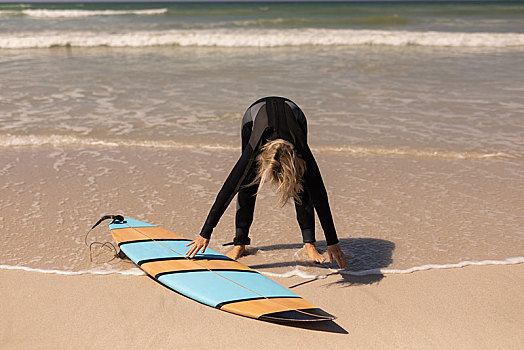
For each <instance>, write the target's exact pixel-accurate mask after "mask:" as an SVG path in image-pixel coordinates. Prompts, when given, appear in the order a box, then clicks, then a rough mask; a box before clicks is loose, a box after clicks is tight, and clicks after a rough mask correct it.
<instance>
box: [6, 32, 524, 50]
mask: <svg viewBox="0 0 524 350" xmlns="http://www.w3.org/2000/svg"><path fill="white" fill-rule="evenodd" d="M166 45H168V46H171V45H179V46H220V47H278V46H305V45H318V46H337V45H339V46H352V45H388V46H410V45H415V46H435V47H520V46H524V34H522V33H460V32H435V31H427V32H423V31H419V32H413V31H385V30H349V29H315V28H305V29H283V30H277V29H226V28H224V29H214V30H209V29H201V30H198V29H191V30H182V29H180V30H164V31H136V32H125V33H104V32H49V31H48V32H23V33H4V34H2V35H0V48H4V49H22V48H49V47H55V46H74V47H96V46H109V47H148V46H166Z"/></svg>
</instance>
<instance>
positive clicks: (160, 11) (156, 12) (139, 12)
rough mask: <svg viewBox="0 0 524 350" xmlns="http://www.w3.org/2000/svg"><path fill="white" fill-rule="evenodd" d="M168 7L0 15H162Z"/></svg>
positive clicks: (19, 12)
mask: <svg viewBox="0 0 524 350" xmlns="http://www.w3.org/2000/svg"><path fill="white" fill-rule="evenodd" d="M167 11H168V10H167V8H161V9H144V10H51V9H41V10H38V9H31V10H22V11H9V10H4V11H0V15H19V14H23V15H26V16H29V17H38V18H77V17H92V16H122V15H160V14H164V13H166V12H167Z"/></svg>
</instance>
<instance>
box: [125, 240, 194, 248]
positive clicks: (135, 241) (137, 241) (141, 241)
mask: <svg viewBox="0 0 524 350" xmlns="http://www.w3.org/2000/svg"><path fill="white" fill-rule="evenodd" d="M168 241H172V242H191V240H190V239H185V238H184V239H182V238H158V239H151V238H149V239H137V240H134V241H125V242H120V243H118V246H119V247H121V246H123V245H124V244H131V243H143V242H168Z"/></svg>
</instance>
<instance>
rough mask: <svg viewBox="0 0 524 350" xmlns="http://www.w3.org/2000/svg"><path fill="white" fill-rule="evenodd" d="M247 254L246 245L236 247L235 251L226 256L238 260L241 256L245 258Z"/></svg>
mask: <svg viewBox="0 0 524 350" xmlns="http://www.w3.org/2000/svg"><path fill="white" fill-rule="evenodd" d="M246 254H247V249H246V246H245V245H236V246H235V247H234V248H233V250H231V251H230V252H229V253H227V254H226V256H228V257H230V258H231V259H233V260H237V259H238V258H240V257H241V256H244V255H246Z"/></svg>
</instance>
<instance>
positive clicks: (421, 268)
mask: <svg viewBox="0 0 524 350" xmlns="http://www.w3.org/2000/svg"><path fill="white" fill-rule="evenodd" d="M522 263H524V257H522V256H519V257H514V258H507V259H505V260H482V261H461V262H459V263H454V264H427V265H422V266H414V267H410V268H408V269H372V270H364V271H348V270H345V271H339V272H340V273H341V274H344V275H352V276H367V275H379V274H382V275H397V274H408V273H413V272H417V271H427V270H444V269H458V268H462V267H466V266H488V265H515V264H522Z"/></svg>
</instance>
